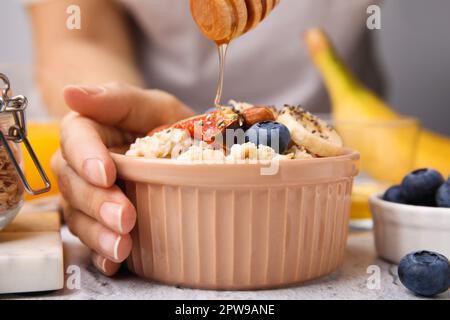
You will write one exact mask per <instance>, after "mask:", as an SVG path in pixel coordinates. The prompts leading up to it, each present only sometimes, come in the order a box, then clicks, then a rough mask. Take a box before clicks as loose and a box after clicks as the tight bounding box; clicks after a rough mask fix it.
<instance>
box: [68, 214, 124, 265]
mask: <svg viewBox="0 0 450 320" xmlns="http://www.w3.org/2000/svg"><path fill="white" fill-rule="evenodd" d="M65 210H68V211H69V212H68V213H66V215H65V216H66V217H67V220H66V222H67V225H68V227H69V230H70V231H71V232H72V233H73V234H74V235H75V236H77V237H78V238H79V239H80V240H81V242H83V243H84V244H85V245H86V246H87V247H89V248H91V249H92V250H94V251H95V252H96V253H97V254H99V255H101V256H103V257H105V258H106V259H108V260H110V261H112V262H115V263H120V262H122V261H124V260H125V259H126V258H127V257H128V256H129V254H130V252H131V245H132V241H131V237H130V236H129V235H120V234H117V233H115V232H113V231H111V230H109V229H108V228H106V227H104V226H103V225H101V224H100V223H99V222H97V221H96V220H94V219H93V218H91V217H89V216H87V215H86V214H84V213H83V212H81V211H79V210H77V209H74V208H72V207H69V208H66V209H65Z"/></svg>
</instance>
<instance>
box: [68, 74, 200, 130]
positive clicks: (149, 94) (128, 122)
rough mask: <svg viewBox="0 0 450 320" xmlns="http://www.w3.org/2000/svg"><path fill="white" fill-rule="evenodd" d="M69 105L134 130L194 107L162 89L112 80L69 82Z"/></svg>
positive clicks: (187, 112)
mask: <svg viewBox="0 0 450 320" xmlns="http://www.w3.org/2000/svg"><path fill="white" fill-rule="evenodd" d="M64 98H65V101H66V103H67V105H68V106H69V107H70V108H71V109H72V110H74V111H76V112H78V113H80V114H82V115H83V116H86V117H88V118H91V119H93V120H95V121H97V122H99V123H102V124H105V125H109V126H115V127H119V128H120V129H122V130H127V131H131V132H139V133H146V132H148V131H149V130H150V129H152V128H154V127H156V126H160V125H163V124H167V123H173V122H175V121H177V120H180V119H184V118H187V117H189V116H191V115H192V114H193V113H192V111H191V110H190V109H189V108H187V107H186V106H185V105H184V104H183V103H181V102H180V101H179V100H178V99H176V98H175V97H174V96H172V95H170V94H168V93H166V92H163V91H159V90H143V89H140V88H136V87H132V86H128V85H122V84H117V83H110V84H105V85H101V86H99V85H83V86H74V85H71V86H67V87H66V88H65V89H64Z"/></svg>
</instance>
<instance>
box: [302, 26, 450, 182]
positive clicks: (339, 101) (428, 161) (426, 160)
mask: <svg viewBox="0 0 450 320" xmlns="http://www.w3.org/2000/svg"><path fill="white" fill-rule="evenodd" d="M305 42H306V44H307V47H308V50H309V52H310V56H311V58H312V60H313V62H314V64H315V65H316V66H317V68H318V69H319V71H320V72H321V74H322V76H323V79H324V82H325V85H326V87H327V89H328V91H329V95H330V98H331V102H332V113H333V118H334V120H335V121H336V123H337V129H338V130H339V131H340V133H341V134H342V135H343V138H344V140H346V142H347V141H348V144H349V145H350V146H352V147H354V148H356V149H358V150H359V151H360V152H361V154H362V155H363V161H365V166H364V164H363V167H365V168H366V169H367V171H369V174H370V175H372V176H373V177H374V178H378V179H381V180H385V181H390V182H393V183H396V182H399V181H400V180H401V178H402V176H403V175H404V173H405V172H404V171H405V170H404V169H405V167H406V166H405V165H403V164H405V163H407V161H408V159H410V160H411V159H412V160H413V161H414V163H413V166H414V167H416V168H417V167H431V168H434V169H437V170H439V171H440V172H441V173H442V174H444V175H446V176H448V175H449V174H450V138H449V137H446V136H443V135H439V134H437V133H433V132H431V131H428V130H422V131H421V132H420V134H419V136H418V139H417V143H416V145H415V146H414V148H413V150H410V149H411V148H408V147H407V144H406V143H405V141H408V140H407V139H411V138H412V136H411V135H414V134H418V130H417V129H418V127H417V126H414V125H406V124H407V122H408V121H410V124H412V123H413V120H412V119H409V120H408V119H405V117H404V116H402V115H400V114H398V113H396V112H395V111H393V110H392V109H391V108H390V107H389V106H388V105H387V104H386V103H385V102H383V101H382V100H381V99H380V98H379V97H378V96H377V95H376V94H375V93H373V92H372V91H370V90H369V89H368V88H366V87H365V86H364V85H363V84H362V83H361V82H360V81H359V80H358V79H357V78H356V77H355V76H354V75H353V74H352V72H350V70H349V69H348V68H347V66H346V65H345V64H344V62H343V61H342V59H341V58H340V57H339V56H338V55H337V53H336V51H335V50H334V48H333V46H332V44H331V42H330V40H329V39H328V37H327V36H326V34H325V33H324V32H323V31H322V30H320V29H311V30H308V31H307V32H306V33H305ZM400 119H403V121H405V125H404V126H402V124H401V122H400V126H399V130H382V129H380V130H379V131H378V132H376V131H372V135H371V136H367V135H365V134H364V133H363V132H364V130H363V129H364V128H365V127H367V126H368V125H370V123H372V122H377V121H378V122H380V121H385V122H386V124H387V127H389V123H390V121H391V122H394V121H398V120H400ZM349 120H351V121H352V122H353V123H355V122H356V121H359V123H360V126H361V127H360V128H359V129H361V130H359V129H358V126H355V125H352V126H345V123H346V121H349ZM342 124H344V125H342ZM414 127H415V128H416V129H414ZM377 148H383V150H384V152H385V153H394V154H395V157H391V158H395V159H394V160H395V161H393V160H391V161H386V159H383V157H380V156H379V154H380V152H378V151H377V150H376V149H377ZM375 151H377V152H375ZM411 152H413V155H411V154H410V153H411ZM371 155H373V157H372V156H371ZM385 158H388V157H385ZM392 162H395V163H392Z"/></svg>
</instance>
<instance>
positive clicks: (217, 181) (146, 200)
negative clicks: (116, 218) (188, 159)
mask: <svg viewBox="0 0 450 320" xmlns="http://www.w3.org/2000/svg"><path fill="white" fill-rule="evenodd" d="M112 156H113V158H114V160H115V162H116V165H117V168H118V175H119V179H120V180H121V181H120V182H121V183H122V186H123V189H124V191H125V193H126V194H127V196H128V197H129V198H130V199H131V201H132V202H133V203H134V205H135V206H136V208H137V224H136V227H135V228H134V230H133V231H132V233H131V235H132V239H133V248H132V253H131V256H130V257H129V259H128V261H127V263H128V267H129V269H131V270H132V271H133V272H135V273H136V274H138V275H139V276H141V277H144V278H147V279H149V280H153V281H158V282H163V283H167V284H173V285H179V286H184V287H192V288H203V289H218V290H230V289H231V290H247V289H264V288H272V287H280V286H285V285H290V284H294V283H299V282H303V281H307V280H310V279H314V278H317V277H320V276H324V275H326V274H329V273H331V272H333V271H335V270H336V269H337V268H338V267H339V266H340V265H341V264H342V262H343V257H344V252H345V247H346V241H347V229H348V228H347V225H348V220H349V208H350V200H351V199H350V198H351V189H352V182H353V178H354V176H355V175H356V174H357V173H358V164H359V154H358V153H356V152H353V151H350V150H347V151H346V152H345V154H343V155H342V156H338V157H332V158H321V159H308V160H282V161H280V162H279V168H278V171H277V173H276V174H274V175H261V168H262V167H263V166H265V165H264V164H256V163H255V164H249V163H247V164H200V163H182V162H177V161H172V160H166V159H144V158H133V157H127V156H124V155H121V154H118V153H113V154H112Z"/></svg>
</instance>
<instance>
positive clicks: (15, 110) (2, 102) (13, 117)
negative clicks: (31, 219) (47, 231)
mask: <svg viewBox="0 0 450 320" xmlns="http://www.w3.org/2000/svg"><path fill="white" fill-rule="evenodd" d="M0 80H1V81H0V93H1V95H0V230H2V229H3V228H4V227H5V226H6V225H8V224H9V223H10V222H11V221H12V220H13V219H14V217H15V216H16V215H17V213H18V212H19V210H20V208H21V206H22V204H23V194H24V191H27V192H28V193H29V194H32V195H38V194H42V193H45V192H47V191H49V190H50V182H49V180H48V177H47V175H46V174H45V172H44V170H43V169H42V166H41V164H40V163H39V160H38V159H37V157H36V154H35V153H34V151H33V148H32V147H31V145H30V142H29V141H28V139H27V130H26V121H25V109H26V107H27V104H28V100H27V98H26V97H24V96H21V95H19V96H15V97H10V94H9V93H10V84H9V80H8V78H7V77H6V75H4V74H3V73H0ZM21 143H23V144H24V147H25V148H24V150H26V151H27V152H28V154H29V155H30V158H31V160H32V161H33V164H34V165H35V167H36V169H37V171H38V172H39V175H40V176H41V178H42V181H43V183H44V186H43V187H42V188H39V189H34V188H33V187H32V186H31V185H30V184H29V183H28V180H27V178H26V176H25V174H24V173H23V154H22V148H21V145H20V144H21Z"/></svg>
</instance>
